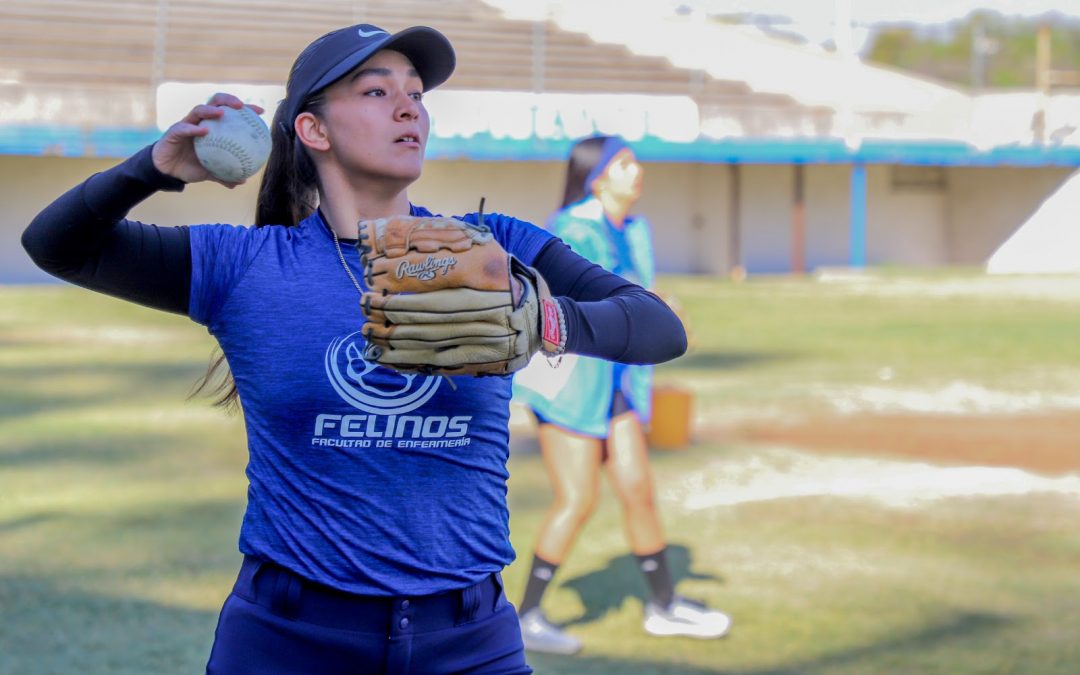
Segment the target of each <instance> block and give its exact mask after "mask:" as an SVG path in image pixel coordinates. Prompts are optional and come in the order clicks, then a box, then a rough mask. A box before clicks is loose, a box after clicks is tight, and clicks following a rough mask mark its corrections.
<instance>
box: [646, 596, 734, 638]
mask: <svg viewBox="0 0 1080 675" xmlns="http://www.w3.org/2000/svg"><path fill="white" fill-rule="evenodd" d="M730 629H731V617H729V616H728V615H727V614H724V613H723V612H719V611H717V610H715V609H709V608H708V607H706V606H705V605H703V604H701V603H699V602H694V601H693V600H687V599H686V598H681V597H679V596H675V599H674V600H672V601H671V605H670V606H669V607H667V608H666V609H665V608H663V607H661V606H660V605H657V604H654V603H652V602H649V603H646V605H645V632H647V633H650V634H652V635H686V636H689V637H695V638H702V639H711V638H718V637H723V636H725V635H727V632H728V630H730Z"/></svg>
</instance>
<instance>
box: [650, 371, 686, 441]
mask: <svg viewBox="0 0 1080 675" xmlns="http://www.w3.org/2000/svg"><path fill="white" fill-rule="evenodd" d="M693 403H694V396H693V394H691V393H690V392H689V391H687V390H686V389H682V388H680V387H674V386H670V385H668V386H663V387H656V388H655V389H653V393H652V421H651V422H650V424H649V430H648V432H646V434H645V439H646V440H647V441H648V442H649V447H653V448H663V449H666V450H682V449H683V448H685V447H686V446H687V445H689V444H690V426H691V420H692V418H693V415H692V408H693Z"/></svg>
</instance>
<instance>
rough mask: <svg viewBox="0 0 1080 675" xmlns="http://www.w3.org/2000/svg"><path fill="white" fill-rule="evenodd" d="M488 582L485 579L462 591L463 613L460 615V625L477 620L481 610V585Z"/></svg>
mask: <svg viewBox="0 0 1080 675" xmlns="http://www.w3.org/2000/svg"><path fill="white" fill-rule="evenodd" d="M487 582H488V581H487V579H485V580H484V581H482V582H480V583H478V584H473V585H472V586H469V587H468V588H463V589H462V590H461V611H460V613H459V614H458V621H457V622H458V623H459V624H463V623H469V622H470V621H472V620H473V619H475V618H476V612H477V611H478V610H479V609H480V597H481V588H480V584H485V583H487Z"/></svg>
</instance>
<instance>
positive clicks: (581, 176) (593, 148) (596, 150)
mask: <svg viewBox="0 0 1080 675" xmlns="http://www.w3.org/2000/svg"><path fill="white" fill-rule="evenodd" d="M608 138H609V137H608V136H590V137H589V138H583V139H582V140H580V141H578V142H577V143H575V144H574V147H573V148H572V149H571V150H570V161H569V162H568V163H567V165H566V186H565V188H564V190H563V201H562V206H560V208H566V207H567V206H570V205H571V204H575V203H577V202H580V201H581V200H582V199H585V197H587V196H589V194H588V193H587V192H586V185H585V179H587V178H588V177H589V174H590V173H592V170H593V169H595V168H596V165H597V164H599V163H600V159H601V158H602V157H603V156H604V142H605V141H607V139H608Z"/></svg>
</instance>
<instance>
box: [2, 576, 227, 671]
mask: <svg viewBox="0 0 1080 675" xmlns="http://www.w3.org/2000/svg"><path fill="white" fill-rule="evenodd" d="M223 600H224V598H223ZM0 607H3V616H4V617H5V618H4V620H3V621H0V655H2V656H0V675H16V674H18V675H22V674H24V673H56V674H60V673H80V675H96V674H98V673H101V674H105V673H108V674H109V675H126V674H128V673H130V674H132V675H134V674H140V675H141V674H143V673H197V672H202V670H203V669H205V665H206V659H207V657H208V656H209V654H210V645H211V642H212V640H213V634H214V626H215V624H216V622H217V612H216V611H197V610H191V609H182V608H178V607H170V606H166V605H162V604H160V603H155V602H150V601H146V600H141V599H133V598H128V597H111V596H106V595H99V594H94V593H88V592H86V591H84V590H81V589H78V590H76V589H68V588H64V587H62V586H61V585H60V584H57V583H56V582H54V581H51V580H49V579H42V578H37V577H27V576H0Z"/></svg>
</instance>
